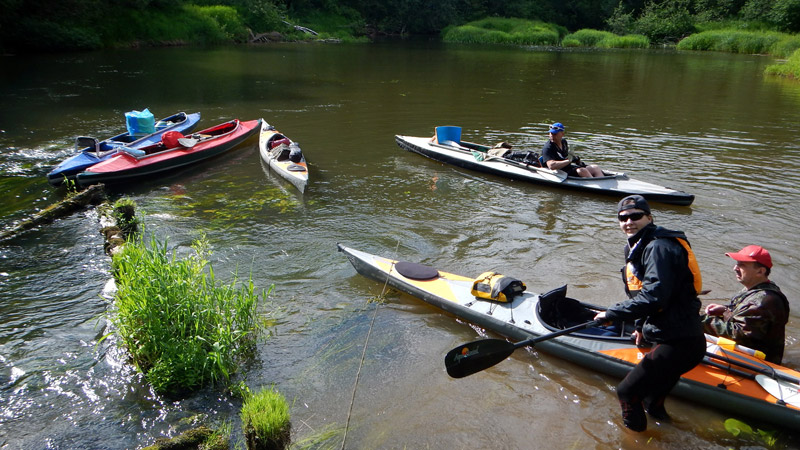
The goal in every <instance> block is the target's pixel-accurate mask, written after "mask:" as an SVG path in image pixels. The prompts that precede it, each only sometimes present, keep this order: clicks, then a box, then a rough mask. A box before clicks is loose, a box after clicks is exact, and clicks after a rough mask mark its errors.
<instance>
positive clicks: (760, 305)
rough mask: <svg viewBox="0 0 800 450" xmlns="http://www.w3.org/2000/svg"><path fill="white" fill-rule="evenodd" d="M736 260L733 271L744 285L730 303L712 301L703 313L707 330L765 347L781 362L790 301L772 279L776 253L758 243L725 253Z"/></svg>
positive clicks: (768, 357) (772, 358)
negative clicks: (773, 254)
mask: <svg viewBox="0 0 800 450" xmlns="http://www.w3.org/2000/svg"><path fill="white" fill-rule="evenodd" d="M725 255H727V256H729V257H731V258H732V259H733V260H734V261H736V265H734V266H733V272H734V273H735V274H736V279H737V280H738V281H739V283H741V284H742V285H743V286H744V288H743V289H742V291H741V292H740V293H738V294H737V295H735V296H734V297H733V298H732V299H731V302H730V303H729V304H728V306H724V305H718V304H716V303H712V304H710V305H708V306H706V309H705V314H704V315H703V316H702V317H701V320H702V322H703V328H705V331H706V333H708V334H712V335H714V336H722V337H727V338H729V339H733V340H734V341H736V342H737V343H739V344H741V345H744V346H745V347H750V348H754V349H756V350H761V351H762V352H764V354H765V355H766V360H767V361H769V362H773V363H776V364H780V363H781V361H782V360H783V348H784V344H785V341H786V322H788V321H789V301H788V300H787V299H786V296H785V295H784V294H783V292H781V290H780V288H779V287H778V286H777V285H776V284H775V283H773V282H772V281H770V280H769V274H770V271H771V270H772V257H771V256H770V254H769V252H768V251H767V250H766V249H765V248H764V247H761V246H758V245H748V246H747V247H745V248H743V249H741V250H739V251H738V252H736V253H733V252H731V253H725Z"/></svg>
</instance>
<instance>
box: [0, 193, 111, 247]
mask: <svg viewBox="0 0 800 450" xmlns="http://www.w3.org/2000/svg"><path fill="white" fill-rule="evenodd" d="M105 198H106V192H105V189H104V188H103V185H102V184H96V185H93V186H90V187H88V188H86V189H84V190H83V191H80V192H78V193H77V194H75V195H71V196H69V197H67V198H65V199H63V200H61V201H60V202H58V203H56V204H54V205H50V206H48V207H47V208H45V209H43V210H41V211H39V212H38V213H36V214H34V215H33V216H31V217H29V218H27V219H25V220H22V221H21V222H19V223H17V224H16V225H14V226H13V227H11V228H8V229H6V230H3V231H2V232H0V241H3V240H6V239H10V238H12V237H14V236H16V235H18V234H20V233H22V232H23V231H25V230H29V229H31V228H33V227H36V226H39V225H44V224H48V223H51V222H53V221H54V220H56V219H58V218H60V217H65V216H68V215H70V214H72V213H73V212H75V211H77V210H79V209H83V208H85V207H86V206H87V205H96V204H99V203H100V202H102V201H103V200H105Z"/></svg>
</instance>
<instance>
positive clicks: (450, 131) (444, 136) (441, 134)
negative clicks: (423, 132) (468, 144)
mask: <svg viewBox="0 0 800 450" xmlns="http://www.w3.org/2000/svg"><path fill="white" fill-rule="evenodd" d="M436 140H437V141H439V143H440V144H443V143H444V142H445V141H453V142H455V143H456V144H458V143H459V142H461V127H436Z"/></svg>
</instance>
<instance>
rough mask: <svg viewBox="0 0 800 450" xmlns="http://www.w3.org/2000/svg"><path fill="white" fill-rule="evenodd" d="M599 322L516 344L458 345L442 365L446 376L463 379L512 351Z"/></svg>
mask: <svg viewBox="0 0 800 450" xmlns="http://www.w3.org/2000/svg"><path fill="white" fill-rule="evenodd" d="M600 323H601V322H598V321H594V320H593V321H591V322H586V323H583V324H580V325H575V326H574V327H569V328H565V329H563V330H559V331H556V332H554V333H550V334H544V335H541V336H539V337H535V338H530V339H526V340H524V341H520V342H517V343H516V344H514V343H511V342H508V341H506V340H503V339H483V340H480V341H475V342H470V343H468V344H464V345H460V346H458V347H456V348H454V349H452V350H450V351H449V352H447V355H445V357H444V365H445V368H447V374H448V375H450V376H451V377H453V378H463V377H466V376H468V375H472V374H473V373H476V372H480V371H481V370H484V369H488V368H489V367H492V366H493V365H495V364H497V363H499V362H500V361H503V360H504V359H506V358H508V357H509V356H511V354H512V353H514V350H516V349H518V348H520V347H527V346H529V345H530V346H532V345H536V344H537V343H539V342H542V341H546V340H548V339H553V338H556V337H559V336H563V335H565V334H569V333H574V332H575V331H579V330H583V329H585V328H589V327H592V326H596V325H600Z"/></svg>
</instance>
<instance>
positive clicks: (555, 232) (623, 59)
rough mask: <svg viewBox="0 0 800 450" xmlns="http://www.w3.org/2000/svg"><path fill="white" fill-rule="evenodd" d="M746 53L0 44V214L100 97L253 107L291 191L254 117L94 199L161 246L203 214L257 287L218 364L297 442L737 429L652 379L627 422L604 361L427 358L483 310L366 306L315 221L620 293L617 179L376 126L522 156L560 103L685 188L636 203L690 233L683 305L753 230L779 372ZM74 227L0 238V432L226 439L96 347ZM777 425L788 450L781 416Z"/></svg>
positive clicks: (435, 258)
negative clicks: (12, 49)
mask: <svg viewBox="0 0 800 450" xmlns="http://www.w3.org/2000/svg"><path fill="white" fill-rule="evenodd" d="M772 63H774V60H773V59H772V58H770V57H764V56H742V55H728V54H713V53H709V54H695V53H677V52H674V51H585V50H578V51H563V50H552V49H541V48H535V49H534V48H504V47H465V46H448V45H444V44H441V43H435V42H387V43H378V44H370V45H309V44H281V45H264V46H241V47H232V48H219V49H196V48H165V49H145V50H120V51H113V52H98V53H88V54H68V55H51V56H33V57H28V56H16V57H3V63H2V69H0V77H1V78H0V81H2V82H1V83H0V130H2V131H1V132H0V189H2V196H3V200H2V204H0V226H3V227H5V226H9V225H11V224H13V223H14V222H15V221H17V220H19V219H22V218H24V217H26V216H28V215H30V214H32V213H34V212H35V211H37V210H39V209H42V208H45V207H46V206H48V205H50V204H51V203H53V202H54V201H57V200H58V199H60V198H62V197H63V195H64V191H63V189H54V188H51V187H50V186H49V185H48V184H47V182H46V179H45V174H46V173H47V172H48V171H49V170H50V168H51V167H52V166H53V165H55V164H56V163H58V162H59V161H61V160H62V159H64V158H65V157H66V156H68V155H69V154H70V153H71V151H72V142H73V139H74V137H75V136H76V135H90V136H97V137H106V136H110V135H112V134H116V133H117V132H119V131H120V130H122V129H123V128H124V118H123V114H124V113H125V112H126V111H130V110H133V109H143V108H144V107H148V108H150V110H151V111H153V112H154V114H155V115H156V116H157V117H160V116H166V115H169V114H172V113H173V112H176V111H180V110H183V111H187V112H195V111H200V112H201V113H202V121H201V123H200V128H204V127H208V126H211V125H214V124H216V123H219V122H222V121H224V120H228V119H231V118H240V119H243V120H248V119H256V118H259V117H264V118H265V119H266V120H267V121H268V122H270V123H271V124H273V125H275V126H276V127H277V128H278V129H279V130H281V131H282V132H284V133H285V134H287V135H288V136H290V137H292V138H293V139H294V140H296V141H298V142H299V143H300V144H301V146H302V148H303V150H304V153H305V155H306V158H307V159H308V161H309V166H310V174H311V176H310V178H311V181H310V183H309V187H308V189H307V190H306V193H305V194H304V195H300V194H299V193H298V192H296V191H294V190H292V189H291V188H290V186H289V185H288V184H287V183H284V182H282V181H281V180H280V179H277V178H276V176H275V175H274V174H272V173H270V172H269V171H268V170H267V169H266V168H265V166H264V165H262V163H261V161H260V159H259V155H258V150H257V143H256V141H255V139H253V140H250V141H248V142H247V143H246V144H245V145H243V146H242V147H239V148H238V149H237V150H234V151H233V152H231V153H230V154H228V156H225V157H223V158H221V159H217V160H215V161H213V162H209V163H207V164H203V165H201V166H198V167H195V168H191V169H187V170H183V171H181V172H178V173H174V174H170V175H165V176H163V177H160V178H159V179H155V180H148V181H145V182H142V183H141V184H137V185H135V186H128V187H124V188H120V189H116V190H114V191H112V192H111V194H112V195H113V196H114V197H117V196H120V195H125V196H128V197H131V198H133V199H134V200H135V201H136V202H137V203H138V204H139V205H140V208H139V210H140V212H144V213H145V214H146V222H147V230H148V232H152V233H155V234H157V235H158V236H161V237H164V238H168V239H169V244H170V246H171V247H174V248H176V249H177V250H178V251H179V252H181V253H182V254H185V253H186V250H187V249H188V248H189V245H190V244H191V243H192V241H193V240H194V239H196V238H198V237H200V236H202V235H205V236H207V238H208V240H209V242H210V243H211V245H212V247H213V250H214V254H213V255H212V258H211V260H212V265H213V267H214V270H215V273H216V274H217V276H218V277H220V278H223V279H226V280H230V279H232V277H233V274H234V273H235V272H238V273H239V274H240V275H242V276H245V277H246V276H247V274H252V276H253V279H254V281H255V283H256V284H257V285H258V286H259V287H262V288H267V287H268V286H269V285H270V284H272V283H274V284H275V286H276V287H275V290H274V291H273V294H272V300H273V301H274V305H275V306H276V307H278V310H279V314H278V316H277V317H278V322H277V325H276V327H275V328H274V329H273V332H274V335H273V336H272V337H271V338H269V339H268V340H265V341H263V342H262V343H260V345H259V352H258V358H257V360H256V361H254V362H253V364H252V365H249V366H247V367H243V368H242V369H243V370H242V371H243V374H244V375H245V377H246V382H247V384H248V385H249V386H250V387H251V388H254V389H257V388H259V387H264V386H265V387H268V386H271V385H274V386H275V387H276V388H277V389H279V390H280V391H281V392H282V393H283V394H284V395H285V396H286V397H287V398H288V399H289V401H290V402H291V404H292V410H291V414H292V424H293V439H294V441H295V442H298V441H300V440H302V439H304V438H307V437H310V436H315V435H319V434H320V433H323V432H325V431H326V430H338V434H337V435H336V436H335V437H334V438H333V439H331V440H329V441H327V442H325V443H324V444H323V445H322V447H324V448H340V447H341V445H342V444H341V443H342V435H343V433H342V430H343V429H344V428H345V425H346V424H348V423H349V427H348V431H347V435H346V448H351V449H357V448H358V449H360V448H364V449H395V448H396V449H401V448H408V449H422V448H432V449H455V448H457V449H481V448H497V449H501V448H502V449H531V448H557V449H559V448H596V449H616V448H639V447H648V448H656V449H685V448H704V449H706V448H720V449H723V448H754V447H756V448H758V446H765V445H766V444H764V443H763V442H762V441H760V440H758V439H757V438H754V437H734V436H732V435H731V434H729V433H728V432H727V431H725V429H724V427H723V421H724V420H725V419H726V418H728V417H729V416H727V415H725V414H723V413H720V412H718V411H716V410H713V409H708V408H705V407H700V406H697V405H694V404H692V403H688V402H684V401H682V400H678V399H672V398H671V399H669V400H668V409H669V410H670V412H671V413H672V415H673V417H674V418H675V420H674V423H672V424H667V425H662V426H654V425H652V422H651V431H648V432H647V433H645V434H643V435H640V436H633V435H630V434H628V433H626V432H624V431H623V430H622V429H621V420H620V417H619V411H618V404H617V402H616V396H615V393H614V387H615V385H616V383H617V380H615V379H613V378H610V377H606V376H602V375H598V374H595V373H593V372H591V371H589V370H587V369H583V368H581V367H578V366H574V365H572V364H569V363H566V362H564V361H561V360H559V359H557V358H554V357H551V356H549V355H546V354H542V353H539V352H537V351H534V350H527V351H518V352H517V353H515V354H514V356H513V357H512V358H511V359H510V360H509V361H506V362H504V363H502V364H499V365H497V366H495V367H494V368H492V369H489V370H486V371H484V372H481V373H480V374H476V375H474V376H471V377H468V378H464V379H460V380H454V379H450V378H449V377H448V376H447V374H446V373H445V370H444V364H443V355H444V354H445V353H446V352H447V351H448V350H450V349H451V348H453V347H455V346H457V345H459V344H461V343H464V342H468V341H471V340H474V339H476V338H478V337H479V335H481V334H484V333H483V330H477V329H474V328H473V327H471V326H469V324H466V323H463V322H460V321H458V320H455V319H454V318H453V317H452V316H449V315H446V314H442V313H440V312H438V311H437V310H435V309H433V308H431V307H427V306H425V305H424V304H423V303H422V302H421V301H419V300H416V299H414V298H412V297H409V296H406V295H389V296H388V298H387V300H386V302H384V303H381V304H378V303H375V302H370V299H372V298H374V297H375V296H376V295H378V294H380V293H381V290H382V288H383V286H382V285H381V284H379V283H375V282H373V281H370V280H368V279H365V278H362V277H360V276H359V275H357V274H356V273H355V271H354V270H353V268H352V267H351V266H350V264H349V263H348V261H347V259H346V258H345V257H344V256H343V255H341V254H339V253H337V252H336V243H337V242H341V243H343V244H345V245H348V246H351V247H355V248H358V249H361V250H366V251H369V252H372V253H377V254H381V255H386V256H395V257H396V258H398V259H402V260H408V261H418V262H423V263H425V264H429V265H433V266H436V267H437V268H440V269H443V270H447V271H450V272H456V273H462V274H464V275H470V276H477V275H478V274H479V273H481V272H484V271H486V270H497V271H500V272H502V273H505V274H507V275H512V276H515V277H517V278H521V279H523V280H525V281H526V282H527V285H528V289H529V290H532V291H534V292H543V291H545V290H549V289H551V288H554V287H557V286H560V285H562V284H564V283H567V284H569V286H570V288H569V289H570V294H571V296H573V297H576V298H579V299H582V300H584V301H589V302H592V303H598V304H611V303H613V302H616V301H618V300H621V299H622V298H623V293H622V286H621V282H620V281H619V271H618V270H619V267H620V266H621V265H622V262H621V260H622V245H623V234H622V233H621V231H620V230H619V228H618V225H617V222H616V220H615V212H616V211H615V204H616V201H617V200H619V199H617V198H613V197H601V196H595V195H587V194H581V193H575V192H570V191H562V190H558V189H550V188H543V187H537V186H535V185H527V184H523V183H520V182H512V181H508V180H505V179H502V178H498V177H493V176H484V175H479V174H476V173H470V172H467V171H464V170H460V169H456V168H453V167H447V166H443V165H441V164H439V163H436V162H433V161H430V160H427V159H425V158H423V157H421V156H418V155H415V154H412V153H409V152H405V151H403V150H401V149H400V148H399V147H398V146H397V145H396V144H395V142H394V135H395V134H406V135H412V136H428V135H431V134H432V132H433V128H434V126H436V125H459V126H462V127H463V137H464V139H465V140H471V141H477V142H489V143H495V142H499V141H508V142H511V143H513V144H515V146H516V147H517V148H527V149H532V150H537V151H538V150H540V149H541V146H542V144H543V143H544V141H545V139H546V131H547V128H546V125H547V124H548V123H551V122H554V121H561V122H564V123H565V124H566V127H567V137H568V138H569V139H570V141H571V143H572V144H573V146H574V148H575V150H576V152H577V153H578V154H580V155H581V156H582V157H583V159H584V160H590V161H592V162H595V163H597V164H599V165H601V166H602V167H606V168H610V169H615V170H620V171H625V172H626V173H628V174H629V175H631V176H632V177H634V178H638V179H642V180H646V181H650V182H654V183H658V184H662V185H667V186H670V187H673V188H678V189H681V190H684V191H687V192H691V193H693V194H695V195H696V200H695V202H694V204H693V205H692V206H691V207H677V206H668V205H663V204H655V203H654V204H653V205H652V207H653V210H654V215H655V219H656V222H657V223H658V224H661V225H664V226H667V227H670V228H677V229H682V230H685V231H686V233H687V235H688V236H689V239H690V241H691V243H692V244H693V247H694V249H695V252H696V253H697V256H698V260H699V262H700V265H701V268H702V270H703V279H704V282H705V283H704V284H705V288H707V289H711V290H712V292H711V294H709V295H707V296H706V297H705V298H704V300H705V301H711V300H713V299H719V298H729V297H730V296H731V295H733V294H734V293H735V292H736V291H738V289H739V287H740V286H739V285H738V284H737V282H736V280H735V278H734V276H733V273H732V270H731V268H732V266H733V262H732V260H730V259H729V258H727V257H726V256H725V255H724V253H725V252H728V251H736V250H738V249H739V248H741V247H743V246H744V245H747V244H753V243H754V244H760V245H763V246H765V247H766V248H768V249H769V250H770V251H771V252H772V255H773V259H774V261H775V263H776V267H775V268H774V270H773V273H772V279H773V280H774V281H775V282H776V283H778V285H780V286H781V287H782V288H783V290H784V291H785V292H786V293H787V295H788V297H789V299H790V301H791V305H792V308H793V312H792V316H791V319H790V324H789V335H790V336H791V337H789V338H788V342H787V351H786V353H787V354H786V358H785V362H786V363H787V364H788V365H791V366H795V367H799V366H800V343H798V339H797V336H798V335H800V271H798V267H800V263H798V255H800V243H798V241H797V239H796V235H797V233H796V230H797V217H798V212H800V207H798V202H797V200H798V197H800V170H799V169H798V168H800V83H797V82H787V81H784V80H778V79H772V78H765V77H764V76H763V75H762V72H763V69H764V67H765V66H766V65H768V64H772ZM98 229H99V224H98V217H97V214H96V212H95V211H94V210H88V211H84V212H81V213H77V214H74V215H72V216H70V217H68V218H64V219H61V220H58V221H57V222H55V223H54V224H52V225H51V226H47V227H43V228H40V229H35V230H31V231H28V232H26V233H24V234H22V235H21V236H18V237H16V238H14V239H12V240H10V241H6V242H3V243H2V244H0V448H15V449H43V448H52V449H106V448H108V449H121V448H136V447H139V446H142V445H146V444H150V443H152V442H153V441H154V440H155V438H156V437H160V436H171V435H175V434H177V433H179V432H181V431H183V430H185V429H186V428H187V427H189V426H191V424H192V422H193V420H195V419H196V418H197V417H200V418H204V419H203V420H204V421H205V423H212V424H213V423H218V422H220V421H222V420H230V421H231V422H232V424H233V428H234V438H233V441H234V442H233V443H235V441H237V440H238V439H239V437H238V436H240V434H239V429H238V417H237V413H238V408H239V406H240V404H239V401H238V400H236V399H231V398H229V397H226V396H225V395H223V394H220V393H219V391H218V390H214V389H209V390H208V391H204V392H202V393H200V394H197V395H195V396H192V397H190V398H188V399H184V400H181V401H169V400H166V399H163V398H160V397H158V396H156V395H154V394H153V393H152V392H151V391H150V390H149V388H148V386H147V385H146V384H145V383H143V381H142V380H141V378H140V377H139V376H137V375H136V374H135V373H134V372H133V371H132V369H131V368H130V367H129V366H128V365H127V364H126V361H125V358H124V355H123V354H121V352H120V351H119V350H118V348H117V347H116V346H115V342H114V341H113V340H106V341H103V342H102V343H101V344H99V345H98V344H97V342H98V340H99V339H100V338H101V337H102V336H103V335H105V334H106V333H107V332H108V331H109V329H108V327H107V321H106V319H105V314H106V313H107V312H109V311H110V302H109V300H107V299H105V298H103V297H102V295H101V294H102V292H103V288H104V286H105V285H106V282H107V281H108V280H109V278H110V274H109V258H108V257H106V256H105V255H104V254H103V249H102V243H103V241H102V237H101V236H100V234H99V232H98ZM265 312H266V311H265ZM373 318H374V323H373ZM370 327H372V329H371V333H370ZM368 333H369V339H368V340H367V337H368ZM490 336H493V335H491V334H490ZM365 342H366V352H365V356H364V361H363V367H362V368H361V371H360V376H359V378H358V383H357V385H356V376H357V375H356V374H357V373H358V371H359V366H360V364H361V357H362V352H363V351H364V346H365ZM354 385H355V393H354ZM351 399H354V401H353V404H352V407H351ZM753 425H754V426H759V425H758V424H755V423H753ZM762 427H763V426H762ZM764 428H766V429H770V428H769V427H764ZM778 436H779V439H780V441H779V447H787V448H800V446H798V444H797V443H798V442H800V437H799V436H798V435H796V434H794V435H793V434H791V433H790V432H788V431H786V430H780V431H779V433H778Z"/></svg>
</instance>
